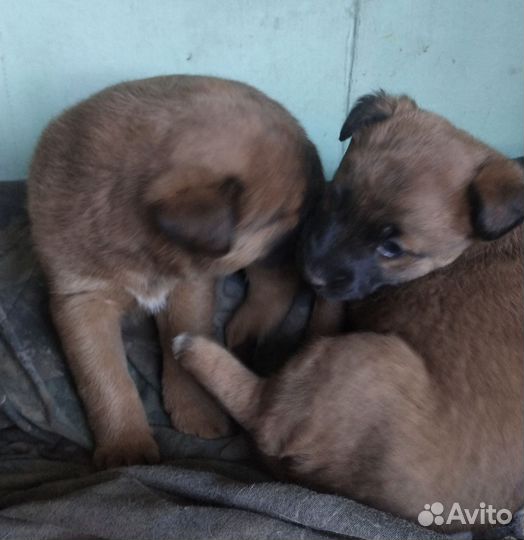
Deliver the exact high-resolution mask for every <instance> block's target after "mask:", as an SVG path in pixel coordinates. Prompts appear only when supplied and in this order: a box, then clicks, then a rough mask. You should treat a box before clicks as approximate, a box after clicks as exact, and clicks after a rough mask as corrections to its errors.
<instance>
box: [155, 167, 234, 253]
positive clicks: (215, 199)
mask: <svg viewBox="0 0 524 540" xmlns="http://www.w3.org/2000/svg"><path fill="white" fill-rule="evenodd" d="M241 191H242V185H241V183H240V181H239V180H237V179H236V178H232V177H230V178H226V179H225V180H224V181H223V182H221V183H219V184H212V185H210V186H209V185H207V186H206V185H204V186H198V185H197V186H194V187H192V186H190V187H187V188H184V189H181V190H180V191H175V192H174V193H173V194H172V195H170V196H169V197H168V198H164V199H162V200H160V201H158V202H156V203H155V204H154V205H153V207H152V212H153V220H154V222H155V224H156V225H157V227H158V228H159V229H160V230H161V231H162V232H163V233H164V234H166V235H167V236H168V237H169V238H171V240H173V242H175V243H177V244H180V245H181V246H183V247H184V248H186V249H188V250H189V251H193V252H196V253H201V254H204V255H209V256H217V257H218V256H221V255H225V254H226V253H227V252H228V251H229V250H230V249H231V245H232V244H233V239H234V229H235V225H236V223H237V219H238V204H239V198H240V193H241Z"/></svg>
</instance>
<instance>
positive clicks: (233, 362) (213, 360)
mask: <svg viewBox="0 0 524 540" xmlns="http://www.w3.org/2000/svg"><path fill="white" fill-rule="evenodd" d="M173 353H174V355H175V360H176V361H179V362H180V363H181V364H182V366H183V367H184V369H186V370H187V371H188V372H189V373H191V374H192V375H193V376H194V377H195V378H196V380H197V381H198V382H199V383H200V384H201V385H202V386H203V387H204V388H205V389H206V390H207V391H208V392H209V393H210V394H211V395H212V396H214V397H215V398H216V400H217V401H218V402H219V403H220V404H221V405H222V407H223V408H224V409H225V410H226V411H227V412H228V413H229V414H230V415H231V416H232V417H233V418H234V419H235V420H236V421H237V422H238V423H239V424H240V425H241V426H242V427H243V428H244V429H246V430H248V431H249V430H250V429H251V428H252V427H253V423H254V420H255V418H256V417H257V412H258V408H259V404H260V398H261V396H262V392H263V390H264V387H265V379H262V378H260V377H258V376H257V375H255V374H254V373H253V372H251V371H250V370H249V369H247V368H246V367H245V366H244V365H243V364H242V363H241V362H240V361H239V360H237V359H236V358H235V357H234V356H233V355H232V354H231V353H229V352H228V351H227V350H226V349H224V348H223V347H222V346H221V345H219V344H218V343H215V342H214V341H212V340H210V339H207V338H205V337H201V336H191V335H189V334H180V335H179V336H177V337H175V339H174V340H173Z"/></svg>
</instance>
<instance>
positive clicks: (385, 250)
mask: <svg viewBox="0 0 524 540" xmlns="http://www.w3.org/2000/svg"><path fill="white" fill-rule="evenodd" d="M377 252H378V253H379V255H381V256H382V257H386V258H387V259H395V258H397V257H400V256H401V255H403V254H404V250H403V249H402V247H401V246H400V245H399V244H398V243H397V242H395V240H384V241H383V242H381V243H380V244H379V245H378V246H377Z"/></svg>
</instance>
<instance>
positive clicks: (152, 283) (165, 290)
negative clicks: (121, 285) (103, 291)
mask: <svg viewBox="0 0 524 540" xmlns="http://www.w3.org/2000/svg"><path fill="white" fill-rule="evenodd" d="M131 277H132V278H134V279H133V280H131V279H130V280H129V281H131V283H129V282H128V285H127V287H126V289H127V291H128V292H129V293H130V294H132V295H133V296H134V298H135V300H136V301H137V302H138V304H139V306H140V307H141V308H143V309H145V310H146V311H147V312H148V313H152V314H156V313H159V312H160V311H162V310H163V309H164V308H165V306H166V300H167V296H168V294H169V293H170V292H171V290H172V289H173V286H174V282H173V281H170V280H167V279H161V278H157V279H154V280H149V281H148V280H147V279H146V278H144V277H143V276H131Z"/></svg>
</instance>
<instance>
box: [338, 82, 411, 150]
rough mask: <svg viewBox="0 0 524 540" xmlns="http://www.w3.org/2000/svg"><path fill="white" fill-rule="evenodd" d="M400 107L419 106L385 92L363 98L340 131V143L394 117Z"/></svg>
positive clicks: (409, 100)
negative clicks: (360, 131)
mask: <svg viewBox="0 0 524 540" xmlns="http://www.w3.org/2000/svg"><path fill="white" fill-rule="evenodd" d="M399 105H405V106H407V108H410V109H415V108H416V107H417V104H416V103H415V102H414V101H413V100H412V99H411V98H409V97H407V96H400V97H395V96H390V95H389V94H386V92H384V90H379V91H378V92H375V93H374V94H367V95H365V96H362V97H361V98H360V99H359V100H358V101H357V103H356V104H355V106H354V107H353V108H352V109H351V111H350V113H349V116H348V117H347V118H346V121H345V122H344V125H343V126H342V129H341V130H340V135H339V138H338V139H339V141H345V140H346V139H349V137H351V136H352V135H354V134H355V133H356V132H357V131H359V130H361V129H362V128H365V127H367V126H371V125H372V124H376V123H377V122H382V121H383V120H386V119H387V118H389V117H391V116H393V114H394V113H395V111H396V110H397V108H398V106H399Z"/></svg>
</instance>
